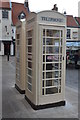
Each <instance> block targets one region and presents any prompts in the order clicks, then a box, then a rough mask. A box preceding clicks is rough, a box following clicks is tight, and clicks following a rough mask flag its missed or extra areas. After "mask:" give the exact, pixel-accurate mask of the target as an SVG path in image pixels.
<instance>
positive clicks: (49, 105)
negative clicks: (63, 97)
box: [25, 95, 66, 110]
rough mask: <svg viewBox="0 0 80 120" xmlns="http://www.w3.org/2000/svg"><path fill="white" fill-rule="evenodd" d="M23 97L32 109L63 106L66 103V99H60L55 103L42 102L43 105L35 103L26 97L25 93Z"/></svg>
mask: <svg viewBox="0 0 80 120" xmlns="http://www.w3.org/2000/svg"><path fill="white" fill-rule="evenodd" d="M25 99H26V100H27V102H28V103H29V104H30V105H31V107H32V108H33V109H34V110H40V109H46V108H52V107H59V106H65V104H66V101H60V102H57V103H50V104H44V105H35V104H33V103H32V102H31V101H30V100H29V99H28V97H27V96H26V95H25Z"/></svg>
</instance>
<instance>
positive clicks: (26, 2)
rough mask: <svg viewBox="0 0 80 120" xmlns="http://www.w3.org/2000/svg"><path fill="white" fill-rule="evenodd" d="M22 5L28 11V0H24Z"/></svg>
mask: <svg viewBox="0 0 80 120" xmlns="http://www.w3.org/2000/svg"><path fill="white" fill-rule="evenodd" d="M24 7H25V8H26V9H27V10H28V12H29V4H28V0H25V1H24Z"/></svg>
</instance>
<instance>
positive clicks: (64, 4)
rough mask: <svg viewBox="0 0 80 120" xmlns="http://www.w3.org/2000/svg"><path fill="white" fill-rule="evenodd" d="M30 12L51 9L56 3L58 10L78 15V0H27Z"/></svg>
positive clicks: (21, 1) (19, 0)
mask: <svg viewBox="0 0 80 120" xmlns="http://www.w3.org/2000/svg"><path fill="white" fill-rule="evenodd" d="M11 1H12V2H19V3H24V0H11ZM28 2H29V8H30V11H31V12H39V11H43V10H51V9H52V8H53V6H54V4H57V7H58V11H59V12H61V13H63V12H64V11H66V13H67V15H73V16H74V17H75V16H76V17H77V16H78V2H80V0H28Z"/></svg>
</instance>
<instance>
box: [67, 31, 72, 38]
mask: <svg viewBox="0 0 80 120" xmlns="http://www.w3.org/2000/svg"><path fill="white" fill-rule="evenodd" d="M70 38H71V30H70V29H67V39H70Z"/></svg>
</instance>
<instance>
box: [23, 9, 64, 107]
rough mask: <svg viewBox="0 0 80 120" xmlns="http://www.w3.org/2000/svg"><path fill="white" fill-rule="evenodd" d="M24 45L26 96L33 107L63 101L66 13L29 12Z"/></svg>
mask: <svg viewBox="0 0 80 120" xmlns="http://www.w3.org/2000/svg"><path fill="white" fill-rule="evenodd" d="M26 48H27V49H26V87H25V89H26V90H25V98H26V100H27V101H28V102H29V103H30V104H31V106H32V107H33V108H34V109H43V108H45V107H54V106H61V105H65V60H66V16H64V15H63V14H61V13H59V12H56V11H42V12H39V13H37V14H36V13H30V15H29V16H28V18H27V22H26Z"/></svg>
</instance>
